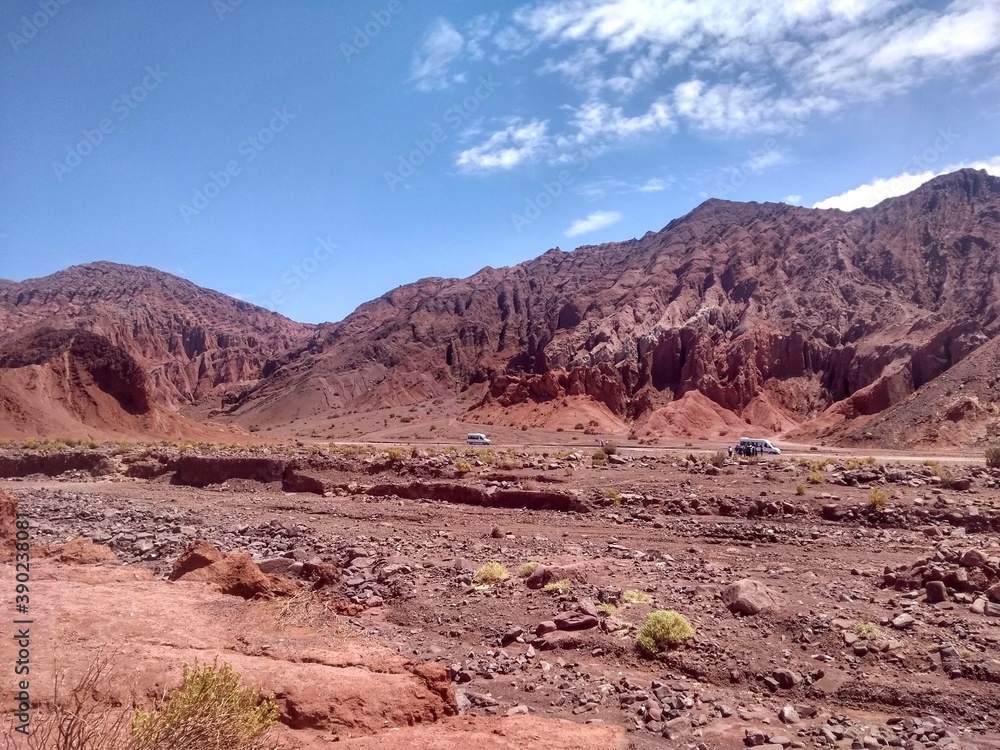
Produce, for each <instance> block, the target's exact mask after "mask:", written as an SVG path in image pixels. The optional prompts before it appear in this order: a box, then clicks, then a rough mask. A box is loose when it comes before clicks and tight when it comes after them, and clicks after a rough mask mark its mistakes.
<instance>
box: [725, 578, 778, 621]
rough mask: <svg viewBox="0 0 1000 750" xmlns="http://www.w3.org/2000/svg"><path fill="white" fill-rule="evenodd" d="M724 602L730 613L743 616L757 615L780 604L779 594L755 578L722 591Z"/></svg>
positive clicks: (747, 579)
mask: <svg viewBox="0 0 1000 750" xmlns="http://www.w3.org/2000/svg"><path fill="white" fill-rule="evenodd" d="M722 601H723V603H724V604H725V605H726V606H727V607H728V608H729V611H730V612H732V613H734V614H741V615H756V614H757V613H759V612H763V611H764V610H768V609H774V608H775V607H777V606H778V605H779V604H780V598H779V597H778V596H777V594H775V593H774V592H773V591H771V589H769V588H768V587H767V586H765V585H764V584H763V583H761V582H760V581H757V580H754V579H753V578H744V579H743V580H742V581H736V582H735V583H731V584H729V585H728V586H726V588H724V589H723V590H722Z"/></svg>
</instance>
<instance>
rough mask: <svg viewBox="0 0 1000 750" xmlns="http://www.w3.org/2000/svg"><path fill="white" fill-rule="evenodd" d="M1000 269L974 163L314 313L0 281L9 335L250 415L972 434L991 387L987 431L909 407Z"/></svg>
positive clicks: (963, 351) (82, 276)
mask: <svg viewBox="0 0 1000 750" xmlns="http://www.w3.org/2000/svg"><path fill="white" fill-rule="evenodd" d="M998 263H1000V179H997V178H995V177H991V176H989V175H987V174H986V173H985V172H978V171H974V170H963V171H960V172H956V173H954V174H951V175H945V176H942V177H939V178H936V179H934V180H932V181H930V182H928V183H926V184H925V185H923V186H922V187H920V188H919V189H917V190H916V191H914V192H913V193H910V194H909V195H905V196H901V197H899V198H893V199H890V200H887V201H884V202H883V203H881V204H879V205H878V206H875V207H874V208H870V209H861V210H857V211H853V212H842V211H837V210H816V209H807V208H799V207H794V206H789V205H785V204H771V203H764V204H758V203H732V202H726V201H719V200H711V201H708V202H706V203H704V204H702V205H701V206H699V207H698V208H697V209H695V210H694V211H692V212H691V213H690V214H688V215H687V216H684V217H683V218H680V219H677V220H675V221H672V222H671V223H670V224H668V225H667V226H666V227H665V228H663V229H662V230H661V231H659V232H656V233H653V232H650V233H647V234H646V235H645V236H644V237H642V238H641V239H633V240H630V241H627V242H619V243H610V244H605V245H598V246H587V247H582V248H578V249H577V250H575V251H573V252H562V251H560V250H558V249H554V250H550V251H548V252H546V253H545V254H544V255H542V256H540V257H539V258H537V259H535V260H532V261H528V262H526V263H522V264H520V265H517V266H514V267H510V268H503V269H493V268H485V269H483V270H482V271H480V272H479V273H477V274H475V275H473V276H471V277H469V278H467V279H457V280H456V279H424V280H421V281H419V282H416V283H414V284H410V285H407V286H404V287H400V288H398V289H395V290H393V291H391V292H389V293H388V294H386V295H384V296H382V297H380V298H379V299H376V300H373V301H372V302H368V303H366V304H364V305H362V306H361V307H359V308H358V309H357V310H356V311H355V312H354V313H352V314H351V315H350V316H348V317H347V318H346V319H345V320H343V321H341V322H339V323H333V324H325V325H322V326H319V327H316V328H311V327H308V326H299V325H297V324H295V323H292V322H291V321H287V320H285V319H283V318H281V317H280V316H277V315H274V314H273V313H269V312H267V311H265V310H261V309H260V308H255V307H253V306H251V305H246V304H245V303H242V302H237V301H235V300H230V299H228V298H225V297H223V296H222V295H218V294H216V293H214V292H208V291H205V290H200V289H198V288H197V287H194V286H193V285H190V284H187V283H186V282H183V281H182V280H180V279H176V278H174V277H169V276H166V275H165V274H158V273H157V272H155V271H151V270H149V269H128V268H125V267H121V266H112V265H109V264H93V265H91V266H82V267H77V268H74V269H69V270H68V271H66V272H63V274H56V275H55V276H52V277H49V278H47V279H42V280H36V281H29V282H23V283H20V284H14V285H11V286H6V287H0V331H9V332H13V331H15V330H21V329H23V328H24V327H25V326H28V325H29V324H30V325H43V326H44V327H45V328H54V329H56V330H64V329H67V328H75V329H82V330H86V331H88V332H92V333H94V334H96V335H98V336H101V337H103V338H104V339H106V340H107V341H108V342H109V343H110V344H111V345H113V346H115V347H118V348H119V349H121V350H122V351H124V352H127V353H128V354H129V356H130V357H131V358H132V359H133V360H134V362H135V363H136V364H137V365H138V367H139V369H140V370H141V371H142V373H144V374H145V376H146V378H147V380H148V389H147V390H148V392H150V393H151V394H153V396H152V400H153V401H154V402H155V403H157V404H161V403H162V404H164V405H167V406H173V405H177V404H181V403H187V404H192V405H200V406H201V407H202V408H207V406H209V405H220V400H221V406H222V409H221V410H220V411H219V412H216V413H215V417H216V418H218V419H225V420H233V421H235V422H238V423H240V424H243V425H244V426H249V425H287V424H288V423H290V422H291V421H292V420H294V419H299V418H302V419H303V420H305V421H308V420H309V419H319V418H321V417H323V416H324V415H329V414H330V413H331V412H332V411H334V410H341V411H346V410H353V411H364V410H368V409H374V408H376V407H379V406H383V405H386V404H391V405H407V404H414V403H419V402H423V401H426V400H428V399H438V398H444V399H447V398H451V397H454V396H455V395H456V394H457V393H459V392H463V391H465V392H466V393H468V394H473V395H474V396H475V402H474V403H475V405H474V406H473V408H472V412H471V414H470V419H471V420H473V421H476V420H478V421H492V422H496V423H509V424H517V423H521V422H524V421H531V420H543V419H546V418H549V417H543V416H540V415H542V414H548V415H550V416H551V414H552V413H553V412H558V411H559V410H563V411H565V410H567V409H568V410H573V409H578V408H581V406H582V405H586V404H588V403H590V404H593V405H595V406H594V408H596V409H597V411H599V412H601V413H603V414H604V415H606V416H607V419H608V421H609V423H613V424H618V425H621V426H623V427H625V426H627V429H632V430H634V431H635V432H636V433H637V434H638V435H640V436H643V435H653V434H670V435H703V436H719V435H723V434H727V435H731V434H734V433H736V432H741V431H743V430H747V429H751V426H752V429H753V430H754V431H755V432H759V433H777V432H786V431H789V430H792V431H794V432H793V433H792V434H800V435H803V436H806V437H815V436H817V435H825V436H827V437H828V438H830V439H836V440H850V441H855V440H871V441H875V442H886V443H892V444H905V443H906V442H907V441H912V440H914V439H921V440H927V441H931V442H933V441H934V440H949V441H953V442H957V443H962V442H969V441H975V440H983V439H986V437H985V436H986V435H987V434H988V433H989V430H990V429H992V428H990V427H989V426H988V425H989V424H990V423H991V419H995V418H994V417H992V415H993V410H994V409H995V407H994V404H993V403H992V401H991V400H990V394H989V393H986V392H983V393H982V394H981V395H980V396H979V397H978V398H979V406H980V407H981V408H979V410H978V411H976V412H975V413H976V415H978V416H977V417H976V418H977V419H978V420H979V421H980V422H981V423H982V424H981V425H980V427H977V428H976V429H974V430H971V431H970V430H963V429H955V430H951V431H945V432H946V433H948V436H947V437H944V436H943V434H942V433H940V432H938V433H937V434H938V437H937V438H935V437H934V436H933V433H932V432H931V431H924V432H922V433H920V435H916V433H912V431H911V430H909V428H908V427H906V425H909V424H910V422H908V421H907V420H911V419H916V418H917V416H918V415H917V411H919V409H918V410H917V411H913V410H911V411H906V410H905V409H903V407H902V405H904V404H906V403H916V402H917V401H920V399H923V398H924V397H923V395H922V394H924V393H927V394H928V395H927V396H926V402H927V403H926V405H925V406H924V407H920V408H921V409H924V411H923V412H921V414H924V413H926V414H930V415H933V414H934V411H935V409H937V408H938V407H939V406H941V407H942V408H944V406H943V405H942V404H941V403H940V399H941V398H945V397H944V396H935V395H934V392H933V389H931V388H930V387H929V386H930V384H933V383H935V382H936V381H937V379H938V378H940V377H941V376H942V374H944V373H947V372H949V371H950V370H951V368H953V367H954V366H955V365H956V364H958V363H961V362H962V361H963V360H965V358H966V357H968V356H969V355H970V354H972V353H974V352H976V351H977V350H979V349H980V347H982V346H983V344H985V343H986V342H991V340H992V339H994V337H995V336H996V335H997V333H998V329H1000V318H998V313H1000V275H998V273H997V271H998ZM162 279H167V280H169V284H166V283H165V282H163V281H162ZM120 288H127V289H128V290H129V292H128V295H127V296H128V302H127V303H125V304H123V303H122V296H123V295H122V294H121V292H120ZM165 289H166V291H165ZM150 300H152V301H150ZM95 310H99V311H100V314H95V313H94V312H93V311H95ZM53 321H54V322H53ZM19 335H21V336H23V334H19ZM12 338H13V337H12V335H11V334H10V333H8V334H7V338H6V339H5V340H4V341H0V348H3V347H7V348H9V347H10V346H11V339H12ZM991 345H992V342H991ZM26 346H28V344H25V343H23V342H22V343H19V344H17V347H20V348H24V347H26ZM985 350H986V348H985V347H984V348H983V351H985ZM269 360H273V362H271V364H267V363H268V361H269ZM2 361H3V360H0V362H2ZM969 361H970V362H971V361H972V360H971V359H970V360H969ZM120 369H121V368H119V370H120ZM130 371H131V370H130ZM5 372H7V371H5V370H0V378H6V376H5V375H4V373H5ZM115 372H118V370H115ZM115 377H118V376H117V375H116V376H115ZM969 377H974V378H982V377H986V374H985V373H981V372H977V371H973V372H971V373H970V375H969ZM942 393H943V391H942ZM947 398H951V396H948V397H947ZM127 401H128V399H127V398H126V399H124V400H122V402H121V403H123V404H124V403H126V402H127ZM921 403H922V402H921ZM542 407H544V409H543V408H542ZM914 408H916V407H914ZM545 409H548V411H545ZM908 414H909V415H910V416H907V415H908ZM890 416H891V417H892V419H894V420H896V421H895V422H890V421H889V418H890ZM921 418H924V417H921ZM928 418H930V419H933V416H931V417H928ZM959 421H961V420H959ZM977 424H978V423H977ZM893 425H896V426H893ZM911 433H912V434H911Z"/></svg>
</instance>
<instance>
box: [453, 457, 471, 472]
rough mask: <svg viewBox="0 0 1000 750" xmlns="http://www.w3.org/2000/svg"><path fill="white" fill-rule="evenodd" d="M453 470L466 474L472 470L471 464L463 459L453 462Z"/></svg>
mask: <svg viewBox="0 0 1000 750" xmlns="http://www.w3.org/2000/svg"><path fill="white" fill-rule="evenodd" d="M455 471H456V472H457V473H459V474H468V473H469V472H470V471H472V464H470V463H469V462H468V461H466V460H464V459H463V460H461V461H459V462H458V463H457V464H455Z"/></svg>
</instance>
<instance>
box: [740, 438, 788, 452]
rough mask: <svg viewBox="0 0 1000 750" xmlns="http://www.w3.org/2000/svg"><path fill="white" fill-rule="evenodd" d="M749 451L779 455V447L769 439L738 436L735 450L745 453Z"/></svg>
mask: <svg viewBox="0 0 1000 750" xmlns="http://www.w3.org/2000/svg"><path fill="white" fill-rule="evenodd" d="M753 449H756V450H753ZM751 451H752V452H754V453H757V454H764V453H773V454H775V455H776V456H780V455H781V448H778V447H776V446H775V445H774V443H772V442H771V441H770V440H764V439H763V438H740V442H739V445H737V446H736V452H737V453H741V454H744V455H745V454H746V453H750V452H751Z"/></svg>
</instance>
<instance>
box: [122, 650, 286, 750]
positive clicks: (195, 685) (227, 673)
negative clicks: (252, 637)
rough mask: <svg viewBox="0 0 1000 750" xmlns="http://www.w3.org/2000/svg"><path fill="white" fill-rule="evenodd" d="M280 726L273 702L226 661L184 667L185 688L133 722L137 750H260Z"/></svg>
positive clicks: (139, 713) (137, 713)
mask: <svg viewBox="0 0 1000 750" xmlns="http://www.w3.org/2000/svg"><path fill="white" fill-rule="evenodd" d="M277 721H278V709H277V707H276V706H275V703H274V699H273V698H264V699H262V698H261V696H260V691H259V690H258V689H257V688H255V687H253V686H247V685H244V684H243V680H242V678H241V677H240V676H239V675H238V674H237V673H236V672H235V671H234V670H233V667H232V665H231V664H229V663H228V662H223V663H222V664H221V665H220V664H219V663H218V661H216V662H213V663H212V664H208V663H204V662H202V663H199V662H198V661H195V663H194V664H193V665H187V664H185V665H184V678H183V682H182V684H181V686H180V687H179V688H177V689H175V690H173V691H171V692H169V693H168V694H167V695H166V696H165V697H164V699H163V700H161V701H160V702H159V703H158V704H157V705H156V706H154V707H153V708H151V709H144V708H138V709H136V711H135V715H134V716H133V717H132V747H133V748H134V750H257V749H258V748H264V747H268V746H269V743H267V742H266V741H265V738H264V736H265V735H266V734H267V732H268V730H269V729H270V728H271V727H272V726H274V724H275V723H277Z"/></svg>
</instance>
